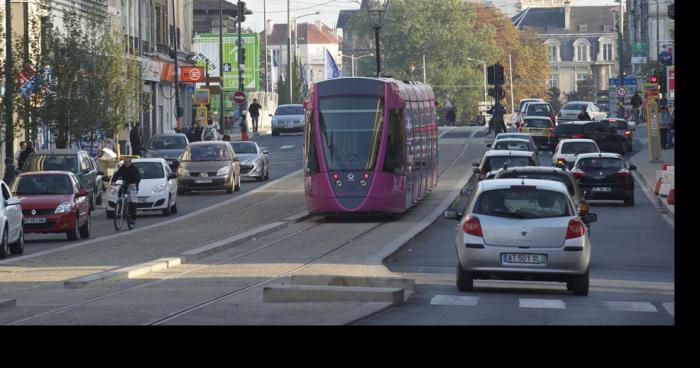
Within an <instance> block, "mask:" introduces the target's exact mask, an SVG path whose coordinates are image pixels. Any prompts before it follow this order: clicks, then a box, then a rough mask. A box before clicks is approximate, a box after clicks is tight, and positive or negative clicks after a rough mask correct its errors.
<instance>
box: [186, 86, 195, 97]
mask: <svg viewBox="0 0 700 368" xmlns="http://www.w3.org/2000/svg"><path fill="white" fill-rule="evenodd" d="M185 88H186V90H187V94H190V95H191V94H193V93H194V84H188V85H187V87H185Z"/></svg>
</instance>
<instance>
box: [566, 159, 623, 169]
mask: <svg viewBox="0 0 700 368" xmlns="http://www.w3.org/2000/svg"><path fill="white" fill-rule="evenodd" d="M576 167H578V168H579V169H598V170H609V169H616V170H621V169H623V168H624V164H623V163H622V160H620V159H617V158H606V157H594V158H584V159H580V160H579V161H578V164H577V166H576Z"/></svg>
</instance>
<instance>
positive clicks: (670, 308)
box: [661, 302, 676, 318]
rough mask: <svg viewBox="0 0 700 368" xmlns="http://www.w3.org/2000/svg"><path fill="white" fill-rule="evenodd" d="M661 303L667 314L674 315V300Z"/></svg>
mask: <svg viewBox="0 0 700 368" xmlns="http://www.w3.org/2000/svg"><path fill="white" fill-rule="evenodd" d="M661 305H662V306H663V307H664V309H666V312H668V314H670V315H671V316H673V318H675V317H676V302H666V303H663V304H661Z"/></svg>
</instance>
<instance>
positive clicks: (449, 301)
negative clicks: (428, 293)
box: [430, 295, 479, 307]
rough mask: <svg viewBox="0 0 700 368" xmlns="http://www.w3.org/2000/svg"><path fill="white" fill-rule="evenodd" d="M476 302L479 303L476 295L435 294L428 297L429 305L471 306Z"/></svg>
mask: <svg viewBox="0 0 700 368" xmlns="http://www.w3.org/2000/svg"><path fill="white" fill-rule="evenodd" d="M477 303H479V297H478V296H459V295H435V296H434V297H433V298H432V299H430V304H431V305H461V306H471V307H473V306H475V305H476V304H477Z"/></svg>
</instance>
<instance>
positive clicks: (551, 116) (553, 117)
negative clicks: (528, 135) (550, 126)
mask: <svg viewBox="0 0 700 368" xmlns="http://www.w3.org/2000/svg"><path fill="white" fill-rule="evenodd" d="M549 118H550V119H552V123H553V122H554V121H555V120H557V118H556V117H555V116H554V114H552V115H549Z"/></svg>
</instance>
